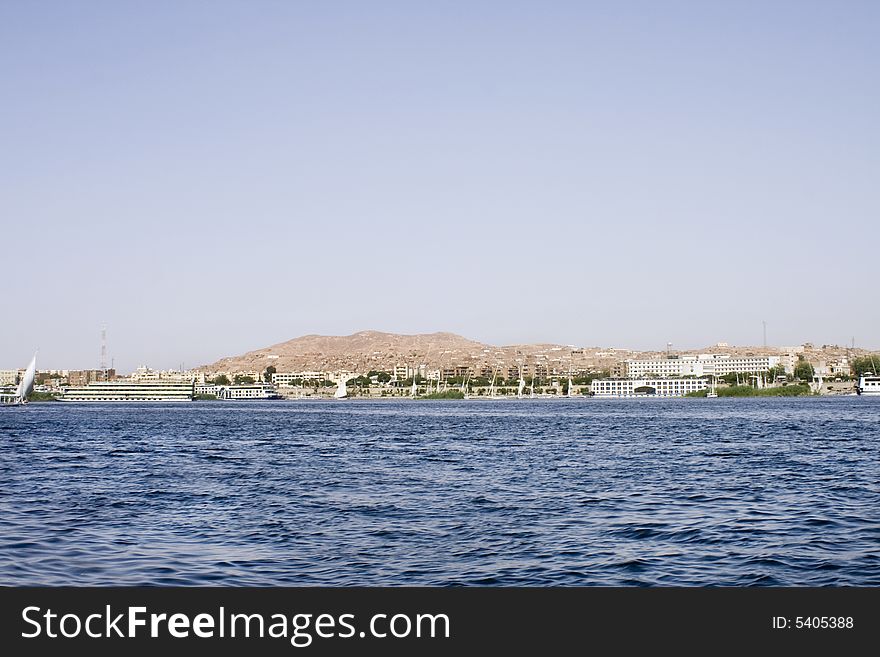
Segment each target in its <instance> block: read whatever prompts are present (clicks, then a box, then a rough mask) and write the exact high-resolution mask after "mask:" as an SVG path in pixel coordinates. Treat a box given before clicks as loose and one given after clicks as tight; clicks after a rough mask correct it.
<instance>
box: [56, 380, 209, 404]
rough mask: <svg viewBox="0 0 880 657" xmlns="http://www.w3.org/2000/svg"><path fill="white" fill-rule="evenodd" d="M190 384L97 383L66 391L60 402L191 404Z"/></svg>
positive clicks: (177, 382)
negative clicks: (172, 402) (183, 402)
mask: <svg viewBox="0 0 880 657" xmlns="http://www.w3.org/2000/svg"><path fill="white" fill-rule="evenodd" d="M193 392H194V384H193V382H192V381H159V382H152V381H151V382H143V381H138V382H134V381H98V382H93V383H90V384H89V385H87V386H84V387H82V388H67V389H66V390H65V391H64V394H62V395H61V396H60V397H59V398H58V401H63V402H171V401H192V400H193Z"/></svg>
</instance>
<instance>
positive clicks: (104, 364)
mask: <svg viewBox="0 0 880 657" xmlns="http://www.w3.org/2000/svg"><path fill="white" fill-rule="evenodd" d="M101 372H103V373H104V380H105V381H106V380H107V325H106V324H104V326H102V327H101Z"/></svg>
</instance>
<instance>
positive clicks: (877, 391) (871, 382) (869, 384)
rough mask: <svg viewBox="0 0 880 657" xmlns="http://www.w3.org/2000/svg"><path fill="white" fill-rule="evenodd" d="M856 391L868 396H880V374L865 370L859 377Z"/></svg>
mask: <svg viewBox="0 0 880 657" xmlns="http://www.w3.org/2000/svg"><path fill="white" fill-rule="evenodd" d="M856 393H857V394H859V395H865V396H866V397H880V376H878V375H876V374H873V373H869V372H865V373H864V374H862V375H861V376H860V377H859V384H858V385H857V386H856Z"/></svg>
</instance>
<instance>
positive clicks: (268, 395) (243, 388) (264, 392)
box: [217, 383, 281, 400]
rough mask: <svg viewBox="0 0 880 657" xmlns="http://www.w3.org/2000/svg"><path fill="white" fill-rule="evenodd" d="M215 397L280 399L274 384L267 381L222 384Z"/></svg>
mask: <svg viewBox="0 0 880 657" xmlns="http://www.w3.org/2000/svg"><path fill="white" fill-rule="evenodd" d="M217 399H257V400H259V399H281V395H279V394H278V391H277V390H275V386H273V385H270V384H268V383H253V384H250V385H247V384H245V385H237V386H222V387H221V388H220V389H219V390H218V392H217Z"/></svg>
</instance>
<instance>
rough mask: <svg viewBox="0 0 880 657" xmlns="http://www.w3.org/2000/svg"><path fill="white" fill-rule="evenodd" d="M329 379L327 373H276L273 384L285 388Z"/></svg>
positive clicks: (273, 376)
mask: <svg viewBox="0 0 880 657" xmlns="http://www.w3.org/2000/svg"><path fill="white" fill-rule="evenodd" d="M326 379H327V374H326V372H275V374H273V375H272V383H274V384H275V385H276V386H283V387H285V388H288V387H291V386H300V385H302V384H303V382H305V383H314V382H315V381H324V380H326Z"/></svg>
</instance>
